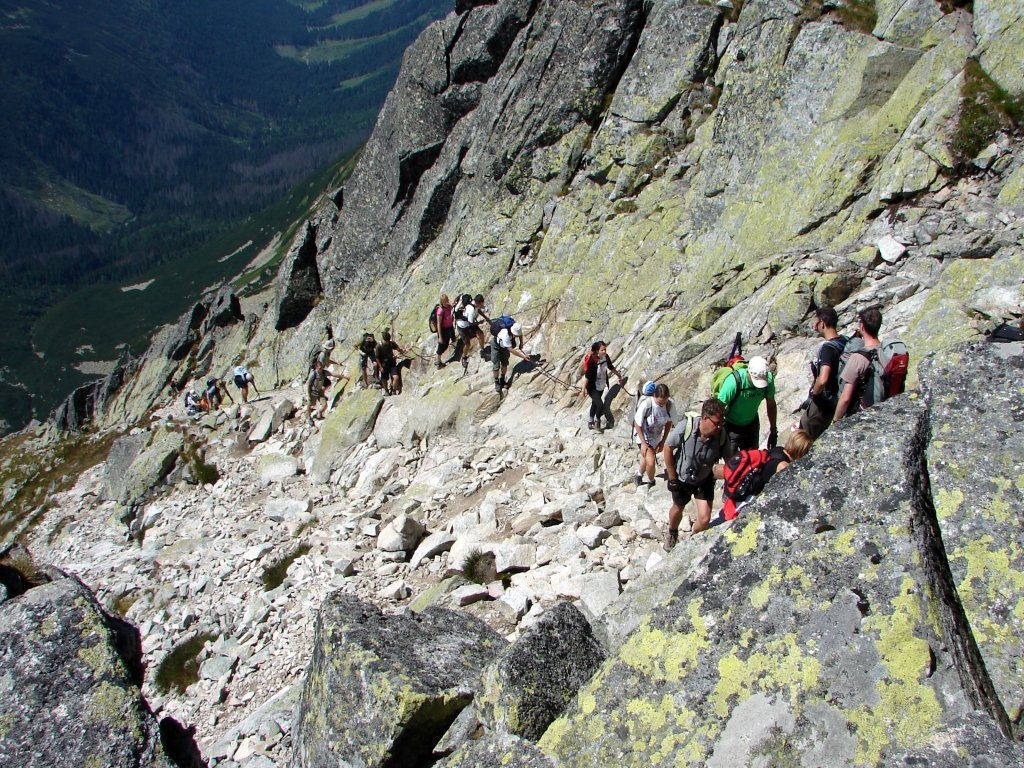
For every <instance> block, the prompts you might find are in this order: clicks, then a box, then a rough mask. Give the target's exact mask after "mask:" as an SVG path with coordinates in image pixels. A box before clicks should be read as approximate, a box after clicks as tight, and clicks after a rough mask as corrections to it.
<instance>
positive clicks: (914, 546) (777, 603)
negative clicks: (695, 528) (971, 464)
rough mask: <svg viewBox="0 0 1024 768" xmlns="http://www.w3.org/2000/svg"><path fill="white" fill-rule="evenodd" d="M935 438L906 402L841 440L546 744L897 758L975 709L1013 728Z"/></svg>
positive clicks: (636, 635)
mask: <svg viewBox="0 0 1024 768" xmlns="http://www.w3.org/2000/svg"><path fill="white" fill-rule="evenodd" d="M868 435H872V436H874V435H885V436H886V437H885V440H883V441H881V442H879V441H878V440H877V439H870V440H869V438H868V437H867V436H868ZM927 437H928V420H927V413H926V410H925V408H924V407H923V405H922V404H921V403H920V402H915V401H912V400H910V399H908V398H906V397H901V398H897V399H894V400H891V401H888V402H887V403H884V404H882V405H880V406H876V407H875V408H872V409H870V410H869V411H868V412H866V413H865V414H863V415H859V416H857V417H853V418H851V419H849V420H848V421H844V422H841V423H840V424H838V425H836V426H834V427H833V428H832V429H830V430H829V431H828V432H826V434H825V436H823V437H822V438H821V440H819V442H818V443H817V444H816V445H815V448H814V451H813V453H812V454H811V455H810V456H808V457H806V458H805V459H803V460H801V461H800V462H798V463H795V464H794V465H793V467H792V468H790V469H788V470H787V471H786V472H784V473H782V474H780V475H779V476H778V477H777V478H775V479H773V481H772V483H770V484H769V486H768V488H767V490H766V492H765V493H764V494H763V495H762V497H761V499H760V500H759V502H758V504H757V505H756V506H755V507H752V508H748V510H745V511H744V514H743V515H742V516H741V517H740V518H739V520H738V521H737V522H736V523H734V524H733V525H732V527H731V528H729V529H727V530H726V531H725V532H724V533H723V535H722V536H721V538H720V539H718V540H717V541H715V542H714V543H713V544H712V545H711V547H710V548H709V550H708V553H707V555H706V557H704V558H703V559H701V560H699V561H697V562H696V563H695V564H694V567H693V568H692V569H691V570H689V571H688V572H687V573H686V575H685V576H684V577H682V578H680V577H678V576H676V577H675V578H676V581H675V582H674V583H675V585H676V588H675V591H674V593H673V595H672V597H671V598H670V599H668V600H667V601H666V602H664V603H663V604H661V605H660V606H659V607H657V608H655V609H654V610H653V611H652V612H651V614H650V615H649V616H648V617H647V618H645V619H644V620H643V621H642V622H641V624H640V626H639V627H638V628H637V629H636V630H635V631H634V632H633V633H632V634H631V635H630V636H629V637H628V638H627V639H626V641H625V642H624V643H623V644H622V645H621V646H620V648H619V649H618V653H617V654H616V656H615V657H614V658H612V659H611V660H609V661H608V662H607V663H606V664H605V665H604V666H603V667H602V669H601V670H600V671H599V672H598V673H597V674H596V675H595V676H594V678H593V679H592V680H591V681H590V683H588V684H587V685H586V686H584V688H583V689H582V691H581V692H580V694H579V696H578V697H577V698H576V700H575V701H574V702H573V704H572V705H571V706H570V709H569V711H568V713H567V714H566V716H565V717H563V718H561V719H559V720H557V721H556V722H555V723H553V724H552V726H551V727H550V728H549V729H548V731H547V732H546V733H545V735H544V737H543V738H542V739H541V741H540V742H539V746H540V747H541V749H542V750H544V751H545V752H546V753H547V754H549V755H553V756H554V757H556V758H557V759H561V760H566V761H572V762H573V763H577V764H578V763H582V762H585V763H588V764H592V765H596V766H606V765H607V766H611V765H615V766H640V765H643V766H648V765H650V766H661V765H666V766H667V765H673V766H675V765H707V766H731V765H748V764H752V763H754V762H756V761H759V760H763V761H765V763H766V764H776V763H779V762H781V761H783V760H789V761H795V762H807V763H810V764H828V765H830V766H854V765H858V766H866V765H872V766H882V765H890V764H893V758H894V756H895V755H898V754H905V753H908V752H910V751H912V750H914V749H921V748H924V747H926V746H927V745H929V744H930V743H932V742H933V741H935V740H940V739H942V738H943V734H945V733H946V732H948V731H952V730H954V729H955V728H956V727H957V726H958V724H959V723H960V722H961V720H962V718H963V716H964V715H965V714H966V713H967V712H970V711H972V710H980V711H982V712H984V713H986V714H987V716H988V718H989V720H990V721H991V722H992V723H993V728H994V729H997V730H998V731H999V732H1001V733H1002V734H1004V735H1006V736H1008V734H1009V721H1008V720H1007V718H1006V715H1005V713H1004V712H1003V711H1002V708H1001V707H1000V705H999V702H998V700H996V698H995V696H994V692H993V688H992V683H991V680H990V679H989V677H988V675H987V674H986V672H985V668H984V664H983V663H982V662H981V658H980V655H979V654H978V653H977V649H976V647H975V646H974V641H973V638H972V637H971V634H970V627H969V625H968V622H967V620H966V617H965V616H964V614H963V610H962V609H961V608H960V604H959V602H958V601H957V600H956V598H955V593H954V589H953V584H952V579H951V577H950V574H949V569H948V565H947V564H946V561H945V557H944V555H943V552H942V547H941V542H940V540H939V533H938V525H937V522H936V520H935V517H934V512H933V511H932V510H931V505H930V497H929V494H928V481H927V475H926V472H925V465H926V462H925V450H926V443H927ZM1000 750H1001V746H1000V745H998V744H994V745H993V747H992V752H991V754H993V755H995V754H998V753H999V751H1000Z"/></svg>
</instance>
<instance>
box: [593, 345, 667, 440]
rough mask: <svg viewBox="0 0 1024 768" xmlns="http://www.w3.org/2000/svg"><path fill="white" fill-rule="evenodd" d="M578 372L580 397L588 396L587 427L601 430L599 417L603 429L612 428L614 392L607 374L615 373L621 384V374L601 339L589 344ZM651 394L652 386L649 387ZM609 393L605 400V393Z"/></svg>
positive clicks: (620, 384)
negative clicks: (581, 382)
mask: <svg viewBox="0 0 1024 768" xmlns="http://www.w3.org/2000/svg"><path fill="white" fill-rule="evenodd" d="M580 373H582V374H583V386H582V388H581V389H580V397H587V396H589V397H590V413H589V415H588V417H587V428H588V429H596V430H597V431H598V432H601V431H602V427H601V419H602V418H603V419H604V422H605V427H604V428H605V429H611V428H612V412H611V401H612V399H613V398H614V397H615V393H614V392H613V390H612V389H611V388H610V387H609V386H608V374H609V373H612V374H615V378H616V379H617V380H618V382H619V386H620V387H621V386H622V376H621V375H620V374H619V372H618V370H616V368H615V364H614V363H613V362H612V359H611V357H610V356H609V355H608V345H607V344H605V343H604V342H603V341H595V342H594V343H593V344H591V345H590V352H588V353H587V354H586V355H584V356H583V359H582V360H581V361H580ZM651 392H652V394H653V392H654V387H653V386H652V387H651ZM606 393H607V394H609V395H611V397H609V398H608V400H607V402H606V401H605V394H606Z"/></svg>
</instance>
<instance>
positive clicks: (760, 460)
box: [722, 448, 769, 520]
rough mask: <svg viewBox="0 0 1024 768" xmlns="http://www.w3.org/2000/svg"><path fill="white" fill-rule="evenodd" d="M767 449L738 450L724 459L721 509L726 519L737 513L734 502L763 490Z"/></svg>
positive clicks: (732, 517)
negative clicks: (723, 498) (723, 485)
mask: <svg viewBox="0 0 1024 768" xmlns="http://www.w3.org/2000/svg"><path fill="white" fill-rule="evenodd" d="M768 457H769V454H768V451H766V450H765V449H764V448H753V449H751V450H740V451H737V452H736V453H735V454H733V455H732V456H730V457H729V458H728V459H726V460H725V473H724V474H725V491H724V496H725V503H724V504H723V506H722V511H723V513H724V515H725V519H726V520H732V519H734V518H735V517H736V515H737V514H738V512H737V510H736V503H737V502H741V501H743V500H744V499H746V498H748V497H750V496H756V495H757V494H759V493H760V492H761V491H763V490H764V486H765V484H766V483H767V482H768V481H767V480H765V477H764V471H763V470H764V466H765V464H767V463H768Z"/></svg>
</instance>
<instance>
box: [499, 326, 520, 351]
mask: <svg viewBox="0 0 1024 768" xmlns="http://www.w3.org/2000/svg"><path fill="white" fill-rule="evenodd" d="M494 338H495V341H497V342H498V346H499V347H500V348H501V349H512V347H514V346H515V345H516V344H515V340H514V339H513V338H512V333H511V332H510V331H509V329H508V328H502V329H501V330H500V331H499V332H498V335H497V336H495V337H494Z"/></svg>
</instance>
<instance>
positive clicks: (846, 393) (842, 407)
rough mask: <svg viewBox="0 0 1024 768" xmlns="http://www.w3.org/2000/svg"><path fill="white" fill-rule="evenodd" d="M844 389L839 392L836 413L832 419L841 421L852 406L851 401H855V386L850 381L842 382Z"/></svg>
mask: <svg viewBox="0 0 1024 768" xmlns="http://www.w3.org/2000/svg"><path fill="white" fill-rule="evenodd" d="M842 385H843V391H842V392H840V393H839V402H838V403H836V413H835V415H834V416H833V417H832V421H833V422H836V421H839V420H840V419H841V418H843V416H845V415H846V410H847V409H848V408H849V407H850V403H851V402H852V401H853V390H854V386H853V384H851V383H850V382H848V381H844V382H842Z"/></svg>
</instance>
